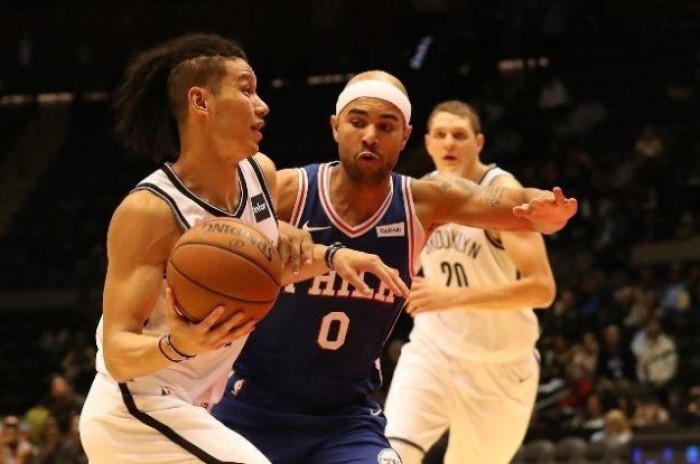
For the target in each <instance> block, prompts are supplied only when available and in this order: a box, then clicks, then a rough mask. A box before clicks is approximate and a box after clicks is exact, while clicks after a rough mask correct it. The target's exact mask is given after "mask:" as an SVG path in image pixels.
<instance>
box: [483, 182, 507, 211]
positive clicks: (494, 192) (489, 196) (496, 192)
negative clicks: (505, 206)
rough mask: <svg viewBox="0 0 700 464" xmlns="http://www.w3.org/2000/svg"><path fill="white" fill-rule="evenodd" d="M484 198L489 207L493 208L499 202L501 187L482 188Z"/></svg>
mask: <svg viewBox="0 0 700 464" xmlns="http://www.w3.org/2000/svg"><path fill="white" fill-rule="evenodd" d="M483 193H484V198H486V202H487V203H488V204H489V206H490V207H492V208H495V207H496V206H498V205H500V204H501V198H503V189H502V188H501V187H489V188H486V189H484V190H483Z"/></svg>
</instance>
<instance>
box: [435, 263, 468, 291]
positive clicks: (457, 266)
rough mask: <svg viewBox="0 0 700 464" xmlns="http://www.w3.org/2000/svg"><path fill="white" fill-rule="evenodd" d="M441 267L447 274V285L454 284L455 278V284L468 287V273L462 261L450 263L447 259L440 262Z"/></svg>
mask: <svg viewBox="0 0 700 464" xmlns="http://www.w3.org/2000/svg"><path fill="white" fill-rule="evenodd" d="M440 269H442V273H443V274H446V275H447V281H446V282H445V285H446V286H448V287H450V286H452V279H453V278H454V282H455V283H454V286H457V287H466V286H468V285H469V281H468V280H467V273H466V272H465V271H464V266H462V264H461V263H452V264H450V263H449V262H447V261H443V262H442V263H440Z"/></svg>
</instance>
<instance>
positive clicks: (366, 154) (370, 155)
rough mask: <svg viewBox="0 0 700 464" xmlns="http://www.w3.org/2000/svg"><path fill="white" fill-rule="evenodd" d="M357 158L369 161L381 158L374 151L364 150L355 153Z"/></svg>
mask: <svg viewBox="0 0 700 464" xmlns="http://www.w3.org/2000/svg"><path fill="white" fill-rule="evenodd" d="M357 159H358V160H359V161H367V162H371V161H380V159H381V158H380V157H379V155H377V154H376V153H374V152H371V151H367V150H365V151H363V152H360V153H359V154H358V155H357Z"/></svg>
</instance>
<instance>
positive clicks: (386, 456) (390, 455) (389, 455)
mask: <svg viewBox="0 0 700 464" xmlns="http://www.w3.org/2000/svg"><path fill="white" fill-rule="evenodd" d="M377 462H378V463H379V464H401V458H400V457H399V455H398V453H397V452H396V451H394V450H393V449H391V448H385V449H383V450H381V451H380V452H379V454H378V455H377Z"/></svg>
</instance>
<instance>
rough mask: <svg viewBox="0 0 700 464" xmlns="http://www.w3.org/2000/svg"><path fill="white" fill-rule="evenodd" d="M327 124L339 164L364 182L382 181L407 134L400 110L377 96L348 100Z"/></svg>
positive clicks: (388, 173) (396, 157)
mask: <svg viewBox="0 0 700 464" xmlns="http://www.w3.org/2000/svg"><path fill="white" fill-rule="evenodd" d="M331 126H332V128H333V138H335V141H336V142H338V153H339V155H340V161H341V163H342V164H343V167H344V168H345V170H346V171H347V173H348V174H349V175H350V177H351V178H352V179H353V180H354V181H356V182H357V183H361V184H366V185H376V184H379V183H382V182H386V180H387V179H388V178H389V176H390V175H391V171H392V170H393V169H394V167H395V166H396V163H397V162H398V160H399V154H400V153H401V150H403V148H404V146H405V145H406V141H407V140H408V137H409V136H410V134H411V127H410V126H408V127H407V126H406V123H405V119H404V116H403V114H402V113H401V111H399V109H398V108H396V107H395V106H394V105H393V104H391V103H389V102H386V101H384V100H380V99H378V98H367V97H362V98H358V99H356V100H353V101H351V102H350V103H349V104H348V105H347V106H346V107H345V108H343V110H342V111H341V112H340V114H339V115H338V116H332V117H331Z"/></svg>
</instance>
